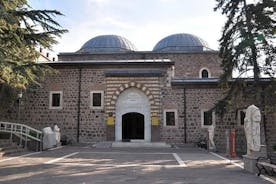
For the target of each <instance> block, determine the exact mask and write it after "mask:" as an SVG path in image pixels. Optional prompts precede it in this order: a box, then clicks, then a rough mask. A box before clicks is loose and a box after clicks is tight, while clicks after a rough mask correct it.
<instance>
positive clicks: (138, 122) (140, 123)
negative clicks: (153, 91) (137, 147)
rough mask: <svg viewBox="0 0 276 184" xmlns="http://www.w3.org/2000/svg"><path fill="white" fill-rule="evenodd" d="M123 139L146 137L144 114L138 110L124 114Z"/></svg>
mask: <svg viewBox="0 0 276 184" xmlns="http://www.w3.org/2000/svg"><path fill="white" fill-rule="evenodd" d="M122 138H123V140H131V139H144V115H143V114H140V113H136V112H130V113H126V114H124V115H123V116H122Z"/></svg>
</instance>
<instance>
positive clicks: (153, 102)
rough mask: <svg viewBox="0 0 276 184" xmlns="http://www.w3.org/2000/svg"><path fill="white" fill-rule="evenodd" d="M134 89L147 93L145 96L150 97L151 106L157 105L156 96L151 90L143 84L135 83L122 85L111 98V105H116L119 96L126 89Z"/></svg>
mask: <svg viewBox="0 0 276 184" xmlns="http://www.w3.org/2000/svg"><path fill="white" fill-rule="evenodd" d="M132 87H134V88H137V89H140V90H141V91H143V92H144V93H145V95H146V96H147V97H148V99H149V102H150V105H151V106H152V105H154V104H155V99H154V96H153V95H152V94H151V92H150V90H149V89H148V88H147V87H146V86H144V85H143V84H141V83H138V82H135V81H130V82H128V83H127V84H122V85H121V86H120V87H119V88H117V89H116V91H115V92H114V93H113V95H112V97H111V104H113V105H115V104H116V101H117V99H118V97H119V95H120V94H121V93H122V92H123V91H125V90H126V89H129V88H132Z"/></svg>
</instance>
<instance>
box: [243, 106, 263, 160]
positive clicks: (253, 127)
mask: <svg viewBox="0 0 276 184" xmlns="http://www.w3.org/2000/svg"><path fill="white" fill-rule="evenodd" d="M260 122H261V112H260V110H259V108H258V107H256V106H255V105H250V106H249V107H248V108H247V109H246V114H245V118H244V131H245V136H246V141H247V155H251V154H252V152H253V151H260V149H261V137H260V132H261V131H260Z"/></svg>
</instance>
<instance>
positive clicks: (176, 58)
mask: <svg viewBox="0 0 276 184" xmlns="http://www.w3.org/2000/svg"><path fill="white" fill-rule="evenodd" d="M116 59H120V60H127V59H170V60H171V61H173V62H175V77H176V78H184V77H187V78H198V77H199V72H200V69H202V68H207V69H208V70H209V71H210V72H211V77H218V76H219V75H220V74H221V72H222V70H221V68H220V61H221V60H220V58H219V57H218V53H217V52H203V53H155V52H132V53H118V54H87V55H85V54H74V53H72V54H61V55H59V60H64V61H74V60H81V61H82V60H116Z"/></svg>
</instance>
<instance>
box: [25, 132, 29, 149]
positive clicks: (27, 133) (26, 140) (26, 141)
mask: <svg viewBox="0 0 276 184" xmlns="http://www.w3.org/2000/svg"><path fill="white" fill-rule="evenodd" d="M25 128H26V132H25V133H26V137H25V149H26V148H27V144H28V135H29V129H27V127H25Z"/></svg>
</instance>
